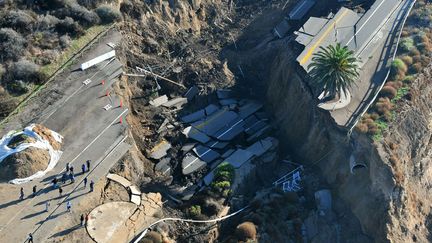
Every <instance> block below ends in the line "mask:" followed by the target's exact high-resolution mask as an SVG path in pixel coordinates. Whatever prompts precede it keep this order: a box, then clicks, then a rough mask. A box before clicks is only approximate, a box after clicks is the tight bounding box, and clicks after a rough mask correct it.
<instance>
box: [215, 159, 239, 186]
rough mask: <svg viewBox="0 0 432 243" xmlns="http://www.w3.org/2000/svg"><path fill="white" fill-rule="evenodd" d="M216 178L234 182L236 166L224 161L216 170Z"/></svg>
mask: <svg viewBox="0 0 432 243" xmlns="http://www.w3.org/2000/svg"><path fill="white" fill-rule="evenodd" d="M215 178H216V180H219V179H220V180H227V181H230V182H232V181H233V180H234V167H233V166H232V165H231V164H230V163H228V162H223V163H221V164H220V165H218V167H216V170H215Z"/></svg>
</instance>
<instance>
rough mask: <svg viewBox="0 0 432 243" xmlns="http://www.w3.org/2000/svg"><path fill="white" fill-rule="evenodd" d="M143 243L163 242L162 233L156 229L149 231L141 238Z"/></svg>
mask: <svg viewBox="0 0 432 243" xmlns="http://www.w3.org/2000/svg"><path fill="white" fill-rule="evenodd" d="M141 242H142V243H162V235H161V234H159V233H158V232H156V231H150V232H148V233H147V234H146V235H145V237H144V238H143V239H142V240H141Z"/></svg>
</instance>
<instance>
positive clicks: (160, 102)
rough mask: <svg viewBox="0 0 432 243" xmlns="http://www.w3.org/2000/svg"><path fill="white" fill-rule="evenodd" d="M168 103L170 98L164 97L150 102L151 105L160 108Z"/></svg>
mask: <svg viewBox="0 0 432 243" xmlns="http://www.w3.org/2000/svg"><path fill="white" fill-rule="evenodd" d="M166 102H168V96H166V95H162V96H160V97H157V98H156V99H154V100H150V105H152V106H156V107H159V106H161V105H163V104H165V103H166Z"/></svg>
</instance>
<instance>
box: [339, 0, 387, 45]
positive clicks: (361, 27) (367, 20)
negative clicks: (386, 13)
mask: <svg viewBox="0 0 432 243" xmlns="http://www.w3.org/2000/svg"><path fill="white" fill-rule="evenodd" d="M385 1H386V0H383V1H382V2H381V3H380V4H379V5H378V7H377V8H376V9H375V10H374V11H373V12H372V14H371V15H370V16H369V18H367V19H366V21H365V22H364V23H363V25H362V26H360V28H359V29H358V30H357V31H356V33H354V35H353V36H352V37H351V39H350V40H349V41H348V42H347V44H346V45H347V46H348V45H349V44H350V43H351V41H352V40H353V39H354V37H355V36H356V35H357V34H358V33H359V32H360V31H361V30H362V29H363V27H364V26H365V25H366V24H367V22H369V20H370V18H372V16H374V14H375V12H376V11H378V9H379V8H380V7H381V5H382V4H383V3H384V2H385Z"/></svg>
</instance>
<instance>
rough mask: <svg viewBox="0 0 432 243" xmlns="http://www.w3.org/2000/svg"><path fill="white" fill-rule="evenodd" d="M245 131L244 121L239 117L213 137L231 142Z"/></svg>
mask: <svg viewBox="0 0 432 243" xmlns="http://www.w3.org/2000/svg"><path fill="white" fill-rule="evenodd" d="M243 131H244V120H243V119H241V118H239V117H238V118H236V119H234V120H233V121H231V122H230V123H228V124H227V125H226V126H224V127H223V128H222V129H220V130H219V131H217V132H216V133H215V134H214V135H213V137H215V138H217V139H219V140H221V141H231V140H233V139H234V138H235V137H236V136H237V135H239V134H240V133H242V132H243Z"/></svg>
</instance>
